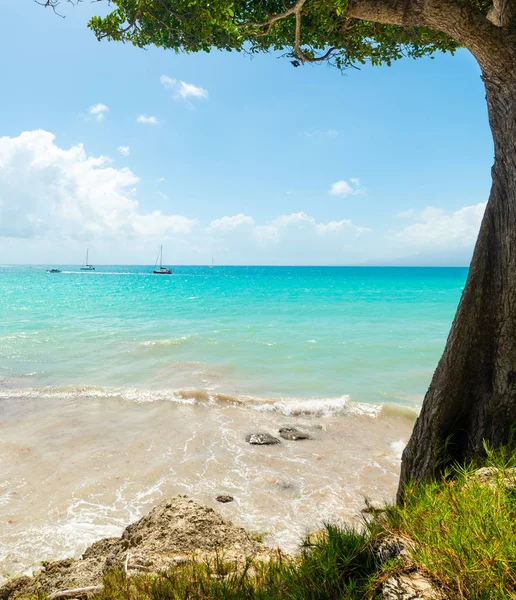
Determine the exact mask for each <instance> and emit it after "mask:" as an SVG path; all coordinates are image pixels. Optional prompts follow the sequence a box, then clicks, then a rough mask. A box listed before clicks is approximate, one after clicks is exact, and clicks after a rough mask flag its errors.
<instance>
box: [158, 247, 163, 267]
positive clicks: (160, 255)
mask: <svg viewBox="0 0 516 600" xmlns="http://www.w3.org/2000/svg"><path fill="white" fill-rule="evenodd" d="M159 268H160V269H162V268H163V245H161V246H160V249H159Z"/></svg>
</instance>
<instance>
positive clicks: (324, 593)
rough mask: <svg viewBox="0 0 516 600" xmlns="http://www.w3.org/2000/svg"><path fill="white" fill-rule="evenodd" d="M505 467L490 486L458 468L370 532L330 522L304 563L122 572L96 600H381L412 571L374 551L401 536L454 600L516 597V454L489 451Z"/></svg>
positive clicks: (372, 524)
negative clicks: (385, 587)
mask: <svg viewBox="0 0 516 600" xmlns="http://www.w3.org/2000/svg"><path fill="white" fill-rule="evenodd" d="M484 464H485V466H493V467H496V468H498V469H500V476H499V477H498V478H497V479H496V481H495V482H494V483H493V485H491V486H489V485H486V484H481V483H480V482H479V481H478V480H477V479H476V478H475V477H474V476H473V472H474V470H475V467H474V466H473V465H471V466H468V467H466V468H464V467H462V468H454V469H450V470H449V471H448V472H447V473H446V474H445V476H444V477H443V478H442V479H440V480H439V481H433V482H429V483H428V484H426V485H424V486H422V487H421V488H420V489H418V490H416V489H414V488H412V487H408V488H407V489H406V495H405V498H406V504H405V506H404V507H395V506H387V507H385V509H384V510H381V511H373V514H372V515H371V516H369V517H367V522H366V523H365V524H364V528H363V529H362V530H361V531H357V530H354V529H351V528H342V527H334V526H331V525H328V526H326V529H325V531H324V532H323V533H322V534H319V535H313V536H311V538H310V537H309V538H308V539H307V540H305V542H304V543H303V545H302V547H301V553H300V555H299V556H298V557H297V558H295V559H290V558H288V557H285V556H284V555H282V554H281V553H278V554H277V556H276V557H275V558H273V559H272V560H271V561H269V562H251V561H249V562H248V563H247V564H246V566H245V567H240V568H235V565H233V564H231V563H227V562H224V560H223V557H221V558H219V559H218V560H216V561H214V562H213V563H211V564H209V563H198V562H197V563H189V564H186V565H182V566H178V567H176V568H174V569H173V570H170V571H168V572H163V573H159V574H154V575H149V574H146V575H137V576H131V577H126V575H125V574H124V573H123V572H120V571H113V572H111V573H109V574H108V575H107V576H106V577H105V581H104V585H105V589H104V591H103V592H102V593H100V594H97V595H96V596H95V597H94V598H95V600H190V599H191V600H194V599H195V600H236V599H242V600H287V599H288V600H355V599H356V600H358V599H360V600H363V599H371V598H376V597H379V595H380V587H381V582H382V581H383V580H385V578H386V577H388V576H389V575H391V574H392V573H396V572H399V571H401V570H402V569H403V567H402V565H401V563H400V561H399V560H396V559H395V560H391V561H390V562H389V563H387V564H383V565H379V564H378V563H377V562H376V560H375V558H374V552H372V548H374V547H375V546H376V545H377V544H378V542H379V541H380V540H381V538H382V537H385V536H388V535H391V534H396V535H401V536H403V537H405V538H407V539H409V540H411V541H412V542H413V544H414V549H413V551H411V560H412V561H413V563H414V564H415V565H416V566H417V567H419V568H420V569H421V570H422V571H423V572H425V573H426V574H427V576H428V577H429V578H430V579H431V580H433V581H434V582H435V583H437V584H438V586H439V587H440V588H441V590H442V591H443V592H444V593H445V595H446V597H448V598H450V599H451V600H455V599H457V600H461V599H464V600H509V599H513V600H514V599H516V488H513V489H511V488H510V487H507V486H506V485H505V482H504V479H503V477H504V476H505V475H508V474H509V473H508V471H507V469H509V468H514V467H516V453H515V452H513V453H510V452H504V451H499V452H498V453H497V454H493V453H490V452H488V458H487V461H486V463H484Z"/></svg>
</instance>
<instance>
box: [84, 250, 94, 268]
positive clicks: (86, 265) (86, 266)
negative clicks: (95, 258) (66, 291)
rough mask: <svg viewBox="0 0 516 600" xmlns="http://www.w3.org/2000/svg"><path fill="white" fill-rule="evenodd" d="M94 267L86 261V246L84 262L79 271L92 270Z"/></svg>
mask: <svg viewBox="0 0 516 600" xmlns="http://www.w3.org/2000/svg"><path fill="white" fill-rule="evenodd" d="M94 270H95V267H94V266H93V265H90V264H89V262H88V248H86V262H85V263H84V264H83V265H82V267H81V271H94Z"/></svg>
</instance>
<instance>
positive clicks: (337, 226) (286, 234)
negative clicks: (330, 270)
mask: <svg viewBox="0 0 516 600" xmlns="http://www.w3.org/2000/svg"><path fill="white" fill-rule="evenodd" d="M370 231H371V229H368V228H367V227H357V226H356V225H355V224H354V223H353V222H352V221H351V220H349V219H343V220H341V221H329V222H328V223H319V222H318V221H317V220H316V219H315V218H314V217H311V216H310V215H308V214H307V213H305V212H304V211H301V212H298V213H291V214H289V215H280V216H279V217H276V218H275V219H274V220H273V221H271V223H269V224H268V225H259V226H257V227H255V228H254V230H253V235H254V237H255V238H256V239H257V240H258V241H259V242H260V243H261V244H271V243H272V244H278V243H279V242H280V241H281V240H282V239H286V238H293V237H294V238H297V239H299V238H300V237H301V238H302V237H305V238H306V239H307V241H308V239H309V238H310V237H316V238H317V237H318V238H321V237H326V236H333V237H334V238H337V237H339V236H342V237H344V238H346V239H355V238H357V237H358V236H360V235H361V234H363V233H367V232H370Z"/></svg>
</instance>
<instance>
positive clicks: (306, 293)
mask: <svg viewBox="0 0 516 600" xmlns="http://www.w3.org/2000/svg"><path fill="white" fill-rule="evenodd" d="M59 268H61V269H62V273H56V274H50V273H46V272H45V268H43V267H38V266H33V267H28V266H23V267H19V266H16V267H3V268H1V269H0V377H2V378H4V381H6V380H9V381H10V382H11V384H9V386H8V387H13V385H12V382H13V381H16V382H17V385H16V386H15V387H31V388H41V387H46V386H60V387H62V386H97V387H98V388H99V392H98V393H100V389H106V390H107V389H112V388H117V389H119V388H127V389H129V388H130V389H132V390H139V389H140V390H142V395H143V394H144V393H145V391H149V392H152V391H153V390H154V391H156V390H174V389H179V388H181V389H183V388H195V389H199V390H205V391H207V392H208V393H210V392H213V391H216V392H219V393H224V394H230V395H236V394H249V395H252V396H259V397H289V398H334V397H340V396H342V395H349V396H350V397H351V398H352V399H353V400H355V401H357V402H366V403H383V402H393V403H401V404H409V405H417V404H418V403H419V402H420V399H421V397H422V395H423V394H424V393H425V391H426V388H427V386H428V384H429V381H430V377H431V374H432V371H433V369H434V368H435V366H436V364H437V361H438V359H439V356H440V354H441V352H442V349H443V347H444V343H445V341H446V336H447V333H448V331H449V328H450V324H451V321H452V318H453V315H454V312H455V309H456V306H457V303H458V300H459V298H460V294H461V290H462V288H463V286H464V282H465V279H466V275H467V269H464V268H348V267H345V268H339V267H214V268H208V267H176V268H175V269H174V273H173V275H172V276H158V275H152V268H151V267H141V266H138V267H127V266H99V267H97V269H96V271H94V272H91V273H90V272H81V271H79V269H78V268H77V267H73V266H66V265H63V266H61V267H59ZM72 389H73V388H72V387H70V390H72Z"/></svg>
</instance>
